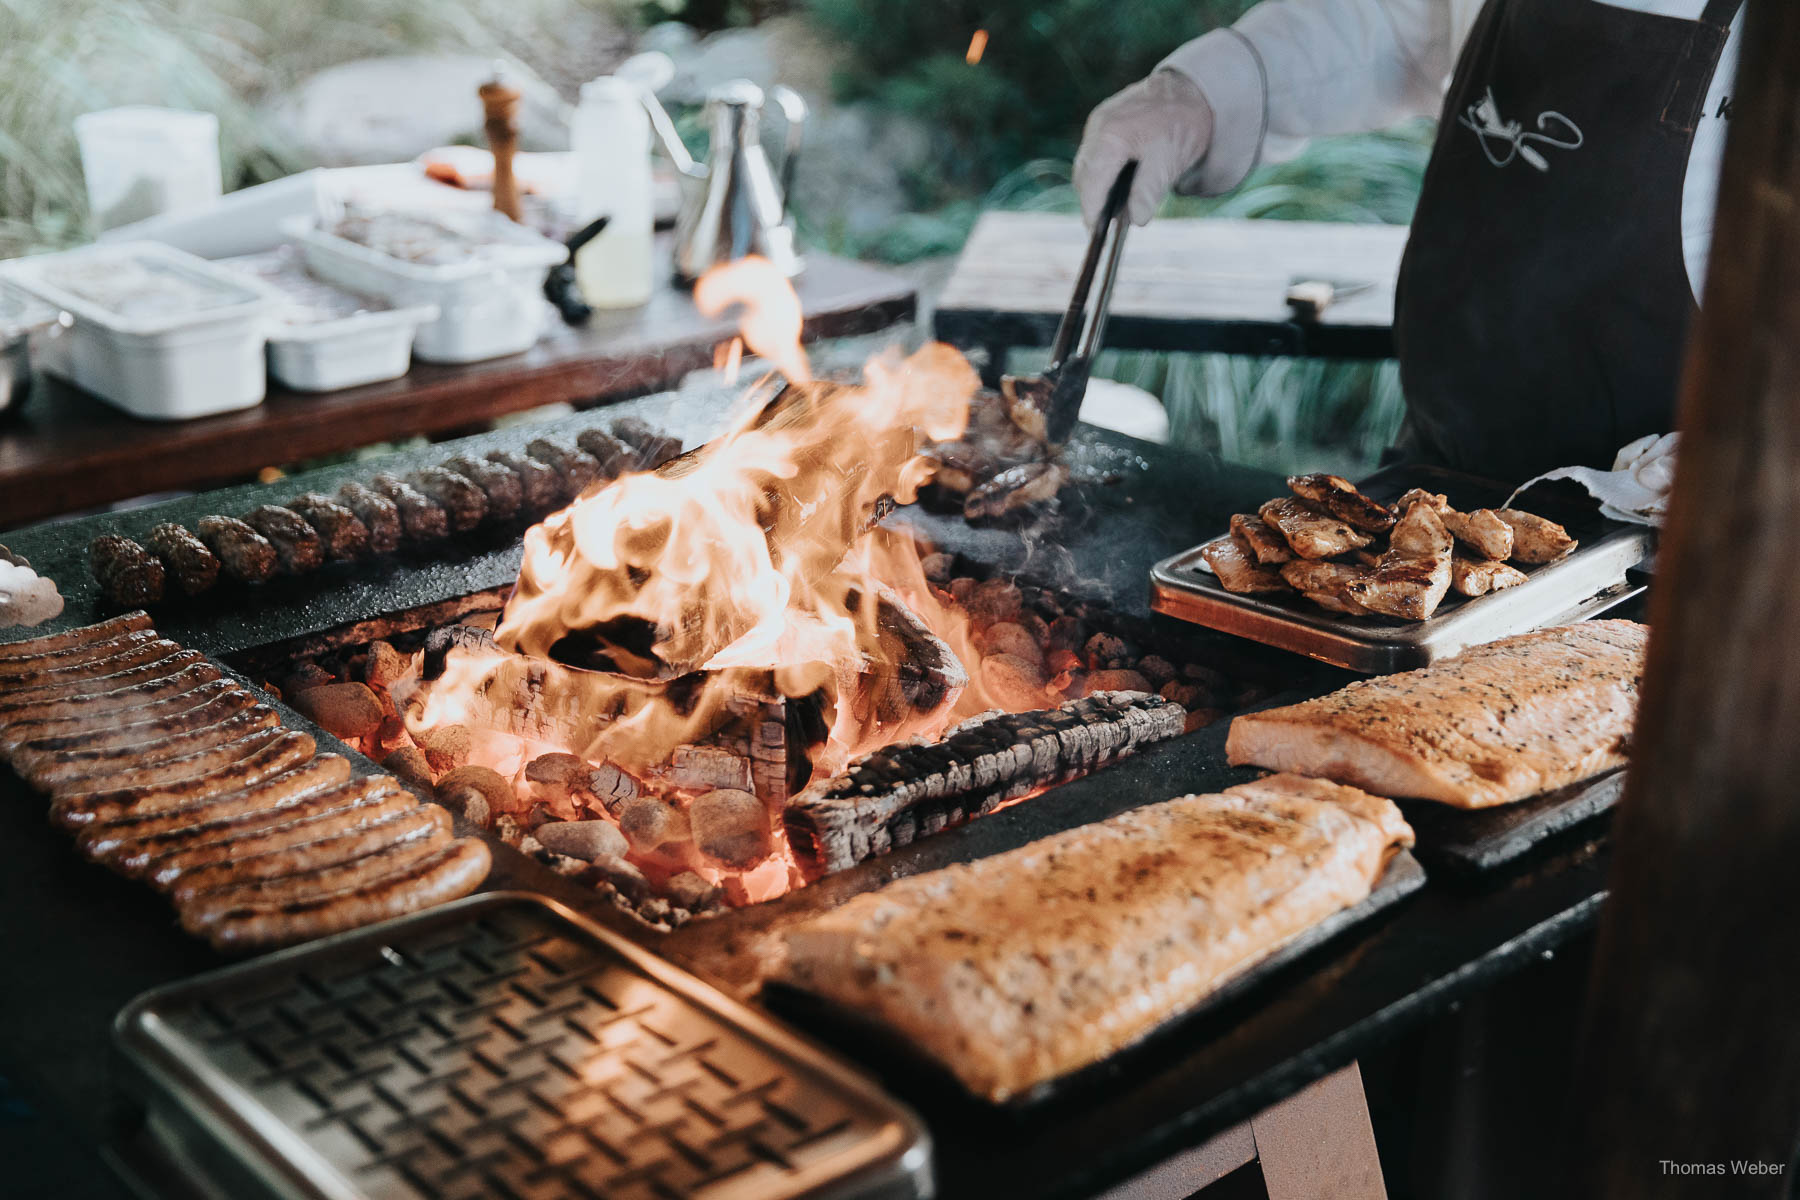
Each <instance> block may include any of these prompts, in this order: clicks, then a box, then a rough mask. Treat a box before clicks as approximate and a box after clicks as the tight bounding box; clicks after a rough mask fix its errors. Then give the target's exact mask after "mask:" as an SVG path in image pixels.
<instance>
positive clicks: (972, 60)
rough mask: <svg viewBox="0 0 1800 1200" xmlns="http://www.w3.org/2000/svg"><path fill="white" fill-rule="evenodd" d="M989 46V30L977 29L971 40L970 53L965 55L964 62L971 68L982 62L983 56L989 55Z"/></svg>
mask: <svg viewBox="0 0 1800 1200" xmlns="http://www.w3.org/2000/svg"><path fill="white" fill-rule="evenodd" d="M987 44H988V32H987V30H985V29H977V30H976V31H975V33H974V35H973V36H972V37H970V38H969V52H968V53H967V54H965V55H963V61H964V62H966V63H968V64H969V65H970V66H971V67H972V66H974V65H975V64H976V63H978V62H980V61H981V56H982V55H983V54H985V53H987Z"/></svg>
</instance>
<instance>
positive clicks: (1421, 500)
mask: <svg viewBox="0 0 1800 1200" xmlns="http://www.w3.org/2000/svg"><path fill="white" fill-rule="evenodd" d="M1414 504H1428V505H1430V506H1431V507H1432V508H1435V509H1436V510H1437V515H1438V516H1439V517H1441V518H1442V519H1443V522H1444V528H1446V529H1448V530H1449V531H1450V536H1451V537H1453V538H1455V539H1456V540H1457V541H1459V542H1461V543H1462V544H1463V545H1465V546H1467V547H1468V548H1469V549H1471V550H1473V551H1474V552H1475V553H1476V554H1478V555H1480V556H1481V557H1482V558H1491V559H1493V560H1495V561H1496V562H1504V561H1505V560H1506V559H1507V558H1509V557H1511V556H1512V551H1513V531H1512V526H1510V525H1508V524H1507V523H1506V522H1505V521H1503V520H1501V519H1500V514H1499V513H1497V512H1495V511H1494V510H1493V509H1491V508H1478V509H1476V510H1475V511H1474V512H1471V513H1462V512H1457V511H1456V510H1455V509H1454V508H1451V507H1450V501H1449V500H1448V499H1446V498H1445V497H1443V496H1441V495H1439V494H1438V493H1436V492H1428V491H1426V490H1425V489H1424V488H1414V489H1413V490H1412V491H1410V492H1408V493H1406V495H1404V496H1402V497H1400V499H1399V501H1398V502H1397V503H1396V504H1395V505H1394V507H1395V508H1396V509H1398V510H1399V511H1400V512H1405V511H1406V510H1407V509H1409V508H1411V507H1412V506H1413V505H1414Z"/></svg>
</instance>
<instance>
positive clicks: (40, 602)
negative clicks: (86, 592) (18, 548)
mask: <svg viewBox="0 0 1800 1200" xmlns="http://www.w3.org/2000/svg"><path fill="white" fill-rule="evenodd" d="M62 610H63V598H62V594H61V593H60V592H58V591H57V590H56V582H55V580H52V579H46V578H45V577H44V576H42V575H39V574H38V573H37V572H36V571H34V570H32V569H31V568H30V567H21V566H19V565H18V564H16V563H12V562H8V561H6V560H5V559H0V626H6V625H42V624H43V623H44V622H45V621H48V620H49V619H50V618H51V617H54V616H56V615H57V614H58V613H60V612H62Z"/></svg>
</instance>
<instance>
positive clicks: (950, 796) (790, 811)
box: [784, 692, 1187, 873]
mask: <svg viewBox="0 0 1800 1200" xmlns="http://www.w3.org/2000/svg"><path fill="white" fill-rule="evenodd" d="M1186 715H1187V714H1186V713H1185V712H1184V711H1183V710H1182V708H1181V706H1180V705H1178V704H1174V703H1172V702H1170V701H1168V700H1164V699H1163V698H1161V697H1160V696H1151V695H1147V694H1144V693H1133V692H1100V693H1096V694H1094V695H1091V696H1086V697H1083V698H1082V699H1079V700H1070V701H1068V702H1066V703H1064V704H1062V705H1059V706H1058V707H1056V708H1051V709H1041V710H1038V711H1036V712H1023V713H990V714H988V715H985V716H981V717H976V718H975V719H974V720H972V721H966V722H964V723H963V724H961V725H959V726H957V727H956V728H954V729H952V730H951V731H950V732H949V733H948V734H947V735H946V736H945V737H944V739H943V740H942V741H938V742H933V743H928V744H918V743H914V744H911V745H903V746H890V747H888V748H886V749H884V750H878V751H876V752H874V753H873V754H868V755H865V756H864V757H862V758H861V759H858V760H857V761H856V762H855V763H853V764H852V765H851V766H850V769H849V770H848V771H846V772H845V773H844V774H842V775H840V776H838V777H837V778H835V779H830V780H826V781H824V782H821V783H817V784H814V785H813V786H811V787H809V788H807V789H806V790H805V791H803V792H801V793H800V794H799V795H798V796H796V797H794V798H793V799H792V800H791V801H789V803H788V807H787V811H786V813H785V816H784V820H785V822H786V825H787V832H788V840H789V842H790V843H791V844H792V846H793V848H794V851H795V853H796V854H797V855H798V856H799V857H800V859H801V861H802V862H804V863H807V864H808V865H809V867H810V868H812V869H814V870H816V871H818V872H820V873H824V872H829V871H841V870H843V869H844V868H846V867H850V866H854V865H855V864H856V863H859V862H861V861H863V860H864V859H868V858H873V857H875V856H877V855H880V854H884V853H886V852H887V851H888V850H890V849H892V848H893V847H895V846H905V845H907V844H908V843H910V842H911V841H912V840H913V839H914V838H916V837H918V836H919V835H921V834H931V833H936V832H937V831H938V830H940V829H942V828H944V827H945V826H948V825H957V824H961V823H962V822H963V821H966V820H968V819H969V818H970V817H973V816H979V815H981V814H982V813H987V812H991V811H992V810H994V809H995V808H997V807H999V806H1000V805H1001V804H1003V803H1005V802H1006V801H1008V800H1012V799H1016V798H1018V797H1020V796H1023V795H1025V794H1026V793H1028V792H1031V791H1034V790H1036V789H1039V788H1045V787H1049V786H1051V785H1053V784H1057V783H1063V782H1066V781H1068V780H1070V779H1073V778H1075V777H1076V776H1078V775H1083V774H1085V773H1087V772H1088V771H1091V770H1094V769H1095V768H1097V767H1101V766H1105V765H1106V764H1108V763H1111V762H1114V761H1116V760H1118V759H1121V758H1125V757H1127V756H1129V755H1131V754H1133V753H1135V752H1136V751H1137V750H1138V749H1139V748H1140V747H1143V746H1147V745H1150V744H1152V743H1154V742H1160V741H1163V740H1165V739H1167V738H1172V737H1174V736H1176V735H1177V734H1179V733H1180V732H1181V731H1182V723H1183V721H1184V720H1185V719H1186Z"/></svg>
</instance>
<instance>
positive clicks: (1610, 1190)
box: [1547, 0, 1800, 1200]
mask: <svg viewBox="0 0 1800 1200" xmlns="http://www.w3.org/2000/svg"><path fill="white" fill-rule="evenodd" d="M1744 22H1745V23H1744V29H1743V37H1742V39H1741V41H1742V44H1743V61H1742V64H1741V67H1740V72H1739V76H1738V82H1737V89H1736V96H1735V99H1736V101H1737V103H1736V105H1735V112H1736V117H1735V120H1734V121H1733V124H1732V129H1731V134H1730V139H1729V143H1728V145H1727V149H1726V154H1725V164H1724V173H1723V178H1722V180H1721V185H1720V189H1719V205H1718V216H1717V221H1716V224H1715V230H1716V233H1715V239H1716V244H1717V245H1718V246H1720V247H1721V248H1722V249H1725V248H1728V249H1729V252H1728V253H1724V254H1723V255H1722V257H1719V258H1717V259H1715V261H1714V269H1713V271H1712V272H1711V274H1710V275H1709V277H1708V280H1707V287H1706V295H1705V297H1704V301H1703V303H1702V304H1701V308H1700V317H1699V322H1698V324H1697V326H1696V328H1695V334H1694V341H1693V343H1692V345H1691V347H1690V349H1689V354H1688V362H1687V367H1686V375H1685V379H1684V386H1683V391H1682V400H1681V408H1680V421H1679V427H1680V429H1681V431H1682V434H1681V436H1682V444H1681V463H1680V466H1679V468H1678V469H1677V470H1676V473H1675V487H1674V494H1673V496H1672V498H1671V503H1670V507H1669V517H1668V523H1667V525H1666V526H1665V528H1664V533H1663V542H1662V548H1661V551H1660V553H1659V555H1658V570H1657V585H1656V588H1655V589H1654V590H1653V592H1652V599H1651V609H1650V624H1651V628H1652V629H1653V630H1654V633H1653V634H1652V635H1651V638H1650V651H1649V662H1648V664H1647V668H1646V676H1645V684H1644V697H1643V702H1642V705H1641V708H1640V711H1639V716H1638V728H1637V733H1636V734H1635V736H1634V738H1633V743H1634V750H1633V755H1632V763H1631V768H1630V772H1629V776H1628V782H1627V785H1626V795H1625V800H1624V802H1623V803H1622V804H1621V805H1620V806H1619V813H1618V817H1617V821H1616V824H1615V827H1614V842H1615V846H1616V851H1615V858H1614V862H1613V869H1612V873H1611V891H1612V895H1611V899H1610V900H1609V901H1608V903H1607V905H1606V909H1605V912H1604V914H1603V918H1602V922H1601V927H1600V937H1599V942H1598V945H1597V946H1596V949H1595V965H1594V975H1593V985H1592V988H1591V992H1590V996H1589V1001H1588V1012H1587V1019H1586V1034H1585V1037H1584V1040H1583V1048H1584V1056H1583V1060H1582V1063H1581V1066H1580V1069H1579V1072H1578V1076H1577V1080H1576V1086H1575V1088H1574V1089H1573V1091H1572V1095H1571V1100H1572V1104H1571V1106H1570V1109H1569V1111H1570V1113H1571V1115H1572V1116H1573V1117H1574V1118H1575V1119H1574V1120H1573V1121H1571V1122H1570V1147H1571V1149H1572V1151H1573V1154H1572V1160H1573V1161H1572V1162H1571V1164H1570V1169H1568V1170H1565V1171H1562V1172H1560V1173H1551V1174H1548V1175H1547V1178H1558V1180H1559V1182H1560V1183H1561V1185H1562V1186H1561V1187H1560V1188H1558V1189H1557V1190H1558V1191H1560V1192H1561V1194H1563V1195H1567V1196H1580V1197H1584V1198H1585V1197H1617V1198H1619V1200H1624V1198H1626V1197H1629V1198H1631V1200H1659V1198H1661V1197H1668V1198H1669V1200H1675V1198H1677V1197H1686V1196H1694V1195H1706V1194H1718V1195H1726V1194H1729V1195H1733V1196H1769V1197H1775V1196H1787V1195H1790V1194H1792V1193H1791V1185H1792V1183H1793V1180H1792V1179H1791V1178H1790V1173H1791V1170H1792V1164H1793V1154H1794V1131H1795V1129H1796V1128H1800V1021H1796V1020H1795V1019H1794V991H1795V988H1796V986H1797V985H1800V921H1796V920H1795V919H1794V914H1795V912H1797V911H1800V872H1797V871H1796V870H1795V869H1794V864H1795V861H1796V859H1800V798H1797V797H1796V794H1795V784H1794V781H1795V778H1796V776H1797V775H1800V739H1797V738H1796V737H1795V736H1794V731H1795V728H1796V723H1797V722H1800V587H1796V586H1795V582H1796V580H1800V540H1796V539H1795V537H1794V534H1793V528H1792V514H1793V513H1794V512H1795V511H1796V510H1797V509H1800V409H1796V407H1795V404H1794V397H1795V396H1796V395H1800V122H1797V121H1796V114H1800V5H1795V4H1793V3H1792V2H1791V0H1751V2H1750V4H1749V6H1748V8H1747V10H1746V13H1745V18H1744ZM1734 1164H1737V1165H1734ZM1714 1174H1717V1175H1718V1176H1721V1178H1710V1177H1709V1176H1711V1175H1714Z"/></svg>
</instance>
